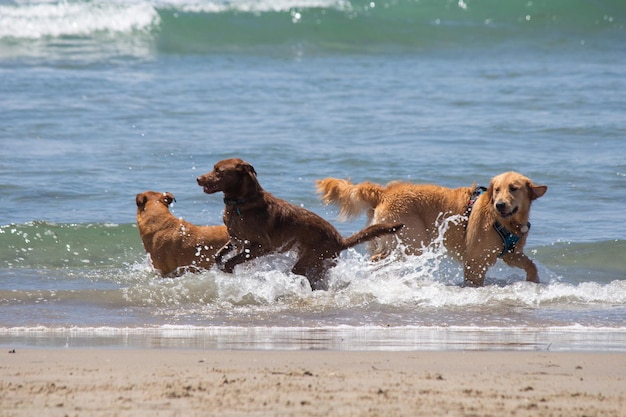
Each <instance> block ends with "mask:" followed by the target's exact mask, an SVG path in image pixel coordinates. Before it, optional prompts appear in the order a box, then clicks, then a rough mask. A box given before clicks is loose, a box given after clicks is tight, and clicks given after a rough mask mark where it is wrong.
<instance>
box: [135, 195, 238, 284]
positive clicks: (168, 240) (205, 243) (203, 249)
mask: <svg viewBox="0 0 626 417" xmlns="http://www.w3.org/2000/svg"><path fill="white" fill-rule="evenodd" d="M136 201H137V228H138V229H139V235H140V236H141V240H142V241H143V247H144V248H145V249H146V252H148V253H149V254H150V258H151V259H152V265H153V266H154V268H155V269H157V270H158V271H159V272H160V273H161V275H162V276H171V275H179V274H181V273H182V272H185V271H192V272H197V271H199V270H202V269H208V268H210V267H211V266H212V265H213V264H214V263H215V260H214V256H215V253H217V251H218V250H219V249H220V248H221V247H222V246H224V245H225V244H226V242H228V232H227V230H226V226H196V225H193V224H191V223H189V222H187V221H185V220H183V219H178V218H176V217H175V216H174V215H173V214H172V213H170V211H169V205H170V204H171V203H172V201H176V200H175V199H174V196H173V195H172V194H171V193H158V192H155V191H146V192H144V193H141V194H137V198H136Z"/></svg>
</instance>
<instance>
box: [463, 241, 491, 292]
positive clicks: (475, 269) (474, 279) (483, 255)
mask: <svg viewBox="0 0 626 417" xmlns="http://www.w3.org/2000/svg"><path fill="white" fill-rule="evenodd" d="M497 259H498V255H497V253H496V252H493V251H489V250H481V251H479V252H475V253H472V252H470V253H468V254H467V255H466V259H465V261H464V262H463V266H464V268H463V277H464V280H465V285H467V286H468V287H482V286H483V285H484V283H485V276H486V275H487V270H488V269H489V268H491V267H492V266H493V265H494V264H495V263H496V260H497Z"/></svg>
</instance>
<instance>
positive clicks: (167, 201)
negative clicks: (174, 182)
mask: <svg viewBox="0 0 626 417" xmlns="http://www.w3.org/2000/svg"><path fill="white" fill-rule="evenodd" d="M172 201H174V202H175V201H176V199H175V198H174V194H172V193H163V203H165V205H166V206H168V207H169V206H170V204H172Z"/></svg>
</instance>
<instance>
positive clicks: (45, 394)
mask: <svg viewBox="0 0 626 417" xmlns="http://www.w3.org/2000/svg"><path fill="white" fill-rule="evenodd" d="M0 358H2V359H1V361H0V369H1V372H2V381H1V382H0V403H1V404H2V407H1V410H0V416H3V417H5V416H6V417H8V416H28V417H32V416H37V417H42V416H151V417H153V416H207V415H219V416H250V415H258V416H289V415H293V416H430V417H432V416H520V417H524V416H529V417H530V416H533V417H548V416H550V417H556V416H563V417H576V416H580V417H583V416H585V417H591V416H616V417H617V416H623V415H626V414H625V413H626V388H625V387H626V382H625V379H626V354H624V353H615V354H612V353H562V352H559V353H554V352H545V351H537V352H501V351H498V352H489V351H479V352H476V351H472V352H462V351H456V352H350V351H242V350H237V351H223V350H218V351H213V350H184V349H149V350H140V349H31V348H28V349H16V351H15V352H13V351H12V350H10V351H9V350H5V351H3V352H1V353H0Z"/></svg>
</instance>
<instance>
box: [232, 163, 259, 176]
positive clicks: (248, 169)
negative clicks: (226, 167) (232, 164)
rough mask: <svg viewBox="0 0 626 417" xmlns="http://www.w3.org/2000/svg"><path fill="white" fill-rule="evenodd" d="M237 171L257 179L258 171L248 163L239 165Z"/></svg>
mask: <svg viewBox="0 0 626 417" xmlns="http://www.w3.org/2000/svg"><path fill="white" fill-rule="evenodd" d="M237 171H239V172H247V173H248V174H253V175H254V176H255V177H256V176H257V175H256V171H255V170H254V167H253V166H252V165H250V164H249V163H247V162H243V163H241V164H239V165H237Z"/></svg>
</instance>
